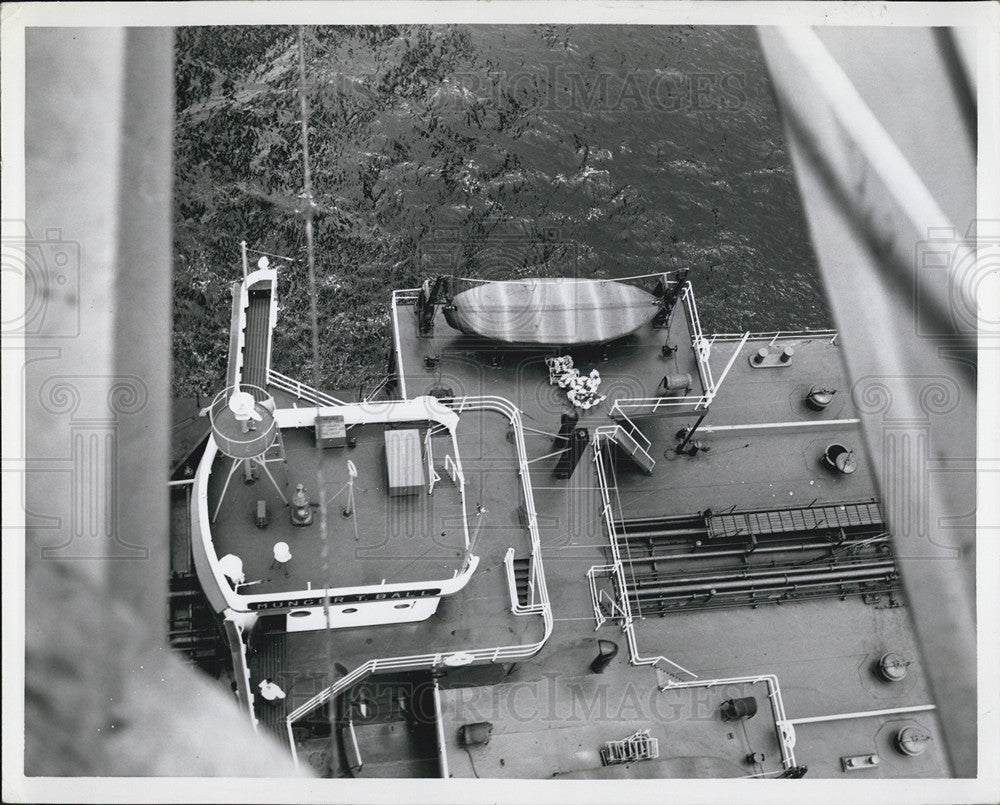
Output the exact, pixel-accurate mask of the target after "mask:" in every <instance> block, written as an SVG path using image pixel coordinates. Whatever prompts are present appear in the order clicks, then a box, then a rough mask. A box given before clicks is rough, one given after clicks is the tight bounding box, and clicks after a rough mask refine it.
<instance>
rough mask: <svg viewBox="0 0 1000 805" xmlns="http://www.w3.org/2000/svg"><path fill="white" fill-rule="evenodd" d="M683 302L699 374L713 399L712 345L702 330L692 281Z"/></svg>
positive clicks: (682, 296)
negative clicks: (710, 352) (710, 349)
mask: <svg viewBox="0 0 1000 805" xmlns="http://www.w3.org/2000/svg"><path fill="white" fill-rule="evenodd" d="M681 300H682V301H683V302H684V307H685V309H686V310H687V314H688V323H689V324H690V325H691V346H692V347H693V348H694V354H695V359H696V361H697V363H698V373H699V374H700V375H701V381H702V386H703V388H704V389H705V394H706V396H708V397H709V399H711V397H712V396H714V394H715V381H714V380H713V379H712V367H711V366H710V365H709V363H708V351H707V350H708V349H709V348H711V344H710V343H709V342H708V339H707V338H705V333H704V332H703V331H702V329H701V318H700V317H699V315H698V305H697V304H696V303H695V301H694V287H693V286H692V285H691V281H690V280H689V281H688V282H686V283H684V291H683V292H682V293H681Z"/></svg>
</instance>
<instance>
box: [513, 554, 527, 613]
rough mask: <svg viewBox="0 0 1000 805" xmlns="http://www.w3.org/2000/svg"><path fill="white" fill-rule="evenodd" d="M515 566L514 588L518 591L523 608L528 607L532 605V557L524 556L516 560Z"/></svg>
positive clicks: (518, 600) (518, 598)
mask: <svg viewBox="0 0 1000 805" xmlns="http://www.w3.org/2000/svg"><path fill="white" fill-rule="evenodd" d="M513 565H514V586H515V587H516V589H517V602H518V603H519V604H520V605H521V606H524V607H526V606H528V605H529V604H530V603H531V557H530V556H523V557H521V558H520V559H517V558H515V559H514V561H513Z"/></svg>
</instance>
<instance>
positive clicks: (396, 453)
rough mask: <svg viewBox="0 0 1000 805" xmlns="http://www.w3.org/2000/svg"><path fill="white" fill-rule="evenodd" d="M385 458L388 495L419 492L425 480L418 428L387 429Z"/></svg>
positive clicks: (398, 495) (394, 495)
mask: <svg viewBox="0 0 1000 805" xmlns="http://www.w3.org/2000/svg"><path fill="white" fill-rule="evenodd" d="M385 460H386V463H387V465H388V468H389V497H401V496H403V495H418V494H420V491H421V490H422V489H423V488H424V485H425V484H426V483H427V481H426V479H425V478H424V462H423V457H422V455H421V451H420V431H419V430H417V429H416V428H409V429H406V430H387V431H386V432H385Z"/></svg>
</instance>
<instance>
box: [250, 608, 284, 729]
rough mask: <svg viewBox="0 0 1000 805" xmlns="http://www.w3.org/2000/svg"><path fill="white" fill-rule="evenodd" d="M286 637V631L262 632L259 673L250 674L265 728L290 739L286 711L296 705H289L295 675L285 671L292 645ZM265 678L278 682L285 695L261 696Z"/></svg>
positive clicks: (260, 716) (257, 664) (257, 706)
mask: <svg viewBox="0 0 1000 805" xmlns="http://www.w3.org/2000/svg"><path fill="white" fill-rule="evenodd" d="M258 628H261V625H260V624H258ZM285 639H286V636H285V634H284V633H279V634H262V635H261V637H260V638H259V640H260V647H259V649H258V652H257V657H256V660H257V662H256V663H255V666H256V669H257V673H256V674H252V675H251V678H250V689H251V691H252V692H253V695H254V699H255V702H256V709H257V718H258V719H260V723H261V725H262V726H263V727H264V728H265V729H267V730H269V731H270V732H272V733H274V735H275V737H277V738H278V739H279V740H281V741H287V740H288V733H287V730H286V728H285V715H286V714H287V713H288V711H289V710H291V709H292V708H290V707H289V706H288V702H289V694H290V692H291V685H292V681H293V677H291V676H287V675H286V674H285V668H286V667H287V662H286V661H287V658H288V647H287V644H286V642H285ZM264 679H270V680H271V681H272V682H275V683H277V684H278V686H279V687H280V688H281V689H282V690H283V691H284V692H285V698H284V699H279V700H277V701H274V702H269V701H267V700H266V699H265V698H264V697H263V696H261V695H260V690H259V689H258V687H257V686H258V685H259V684H260V683H261V681H262V680H264Z"/></svg>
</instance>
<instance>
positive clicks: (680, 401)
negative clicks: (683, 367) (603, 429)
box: [608, 394, 712, 421]
mask: <svg viewBox="0 0 1000 805" xmlns="http://www.w3.org/2000/svg"><path fill="white" fill-rule="evenodd" d="M711 401H712V398H711V397H710V396H709V395H707V394H703V395H701V396H699V397H693V396H692V397H623V398H622V399H619V400H615V402H614V404H613V405H612V406H611V410H610V411H609V412H608V413H609V415H610V416H617V415H620V416H622V417H625V416H627V413H628V412H631V413H632V416H648V415H650V414H655V413H658V412H659V411H661V410H663V409H665V408H666V409H683V410H691V411H698V410H703V409H705V408H708V405H709V403H711ZM630 421H631V420H630Z"/></svg>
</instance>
